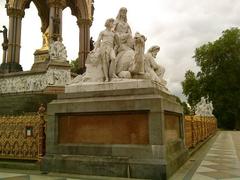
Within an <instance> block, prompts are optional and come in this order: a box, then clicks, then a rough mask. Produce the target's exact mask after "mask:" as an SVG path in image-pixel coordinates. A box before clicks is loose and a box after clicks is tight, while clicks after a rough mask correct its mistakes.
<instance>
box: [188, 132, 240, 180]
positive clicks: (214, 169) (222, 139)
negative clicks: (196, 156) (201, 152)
mask: <svg viewBox="0 0 240 180" xmlns="http://www.w3.org/2000/svg"><path fill="white" fill-rule="evenodd" d="M239 138H240V132H235V131H233V132H231V131H222V132H221V133H220V135H219V136H218V138H217V139H216V141H215V143H214V144H213V145H212V147H211V148H210V150H209V151H208V153H207V154H206V156H205V157H204V159H203V161H202V162H201V164H200V166H199V167H198V169H197V170H196V172H195V173H194V175H193V177H192V178H191V179H192V180H198V179H200V178H201V179H203V180H204V179H209V178H210V179H240V159H239V157H238V155H237V152H238V151H239V149H238V146H236V144H239ZM207 163H214V164H208V165H207Z"/></svg>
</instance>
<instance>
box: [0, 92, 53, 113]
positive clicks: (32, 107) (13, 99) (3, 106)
mask: <svg viewBox="0 0 240 180" xmlns="http://www.w3.org/2000/svg"><path fill="white" fill-rule="evenodd" d="M56 98H57V95H56V94H33V93H31V94H8V95H0V115H17V114H24V113H26V112H37V111H38V108H39V106H40V104H44V105H45V107H46V105H47V104H48V103H49V102H50V101H52V100H53V99H56Z"/></svg>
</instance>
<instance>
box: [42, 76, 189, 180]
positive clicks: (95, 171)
mask: <svg viewBox="0 0 240 180" xmlns="http://www.w3.org/2000/svg"><path fill="white" fill-rule="evenodd" d="M65 92H68V93H65V94H60V95H59V96H58V99H57V100H55V101H52V102H51V103H50V104H48V119H47V123H48V124H47V127H48V129H47V141H46V148H47V152H46V155H45V156H44V158H43V161H42V164H41V170H42V171H44V172H64V173H80V174H86V175H103V176H115V177H116V176H119V177H130V178H146V179H154V180H159V179H167V178H168V177H170V175H171V174H173V172H175V171H176V170H177V168H179V167H180V165H181V164H182V163H184V161H185V160H186V157H187V151H186V149H185V147H184V145H183V142H184V141H183V122H182V107H181V106H180V105H179V104H178V103H177V102H176V99H175V97H174V96H172V95H170V94H168V93H166V92H164V91H163V90H162V87H160V86H158V85H157V84H155V83H154V82H151V81H146V80H130V81H122V82H108V83H98V84H96V83H95V84H94V83H87V84H85V85H83V84H82V85H78V84H76V85H71V86H67V87H66V90H65Z"/></svg>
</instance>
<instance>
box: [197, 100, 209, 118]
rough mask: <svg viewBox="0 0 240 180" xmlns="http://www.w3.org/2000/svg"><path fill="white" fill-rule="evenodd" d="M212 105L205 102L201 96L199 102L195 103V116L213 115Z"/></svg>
mask: <svg viewBox="0 0 240 180" xmlns="http://www.w3.org/2000/svg"><path fill="white" fill-rule="evenodd" d="M212 112H213V105H212V102H209V103H207V101H206V99H205V98H204V97H201V100H200V102H198V103H197V105H196V111H195V114H196V115H197V116H213V114H212Z"/></svg>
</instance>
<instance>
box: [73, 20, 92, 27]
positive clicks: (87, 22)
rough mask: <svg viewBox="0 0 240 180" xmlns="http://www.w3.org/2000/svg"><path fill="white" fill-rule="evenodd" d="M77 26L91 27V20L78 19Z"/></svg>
mask: <svg viewBox="0 0 240 180" xmlns="http://www.w3.org/2000/svg"><path fill="white" fill-rule="evenodd" d="M77 24H78V26H79V27H81V26H84V25H88V26H91V25H92V20H91V19H78V20H77Z"/></svg>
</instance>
